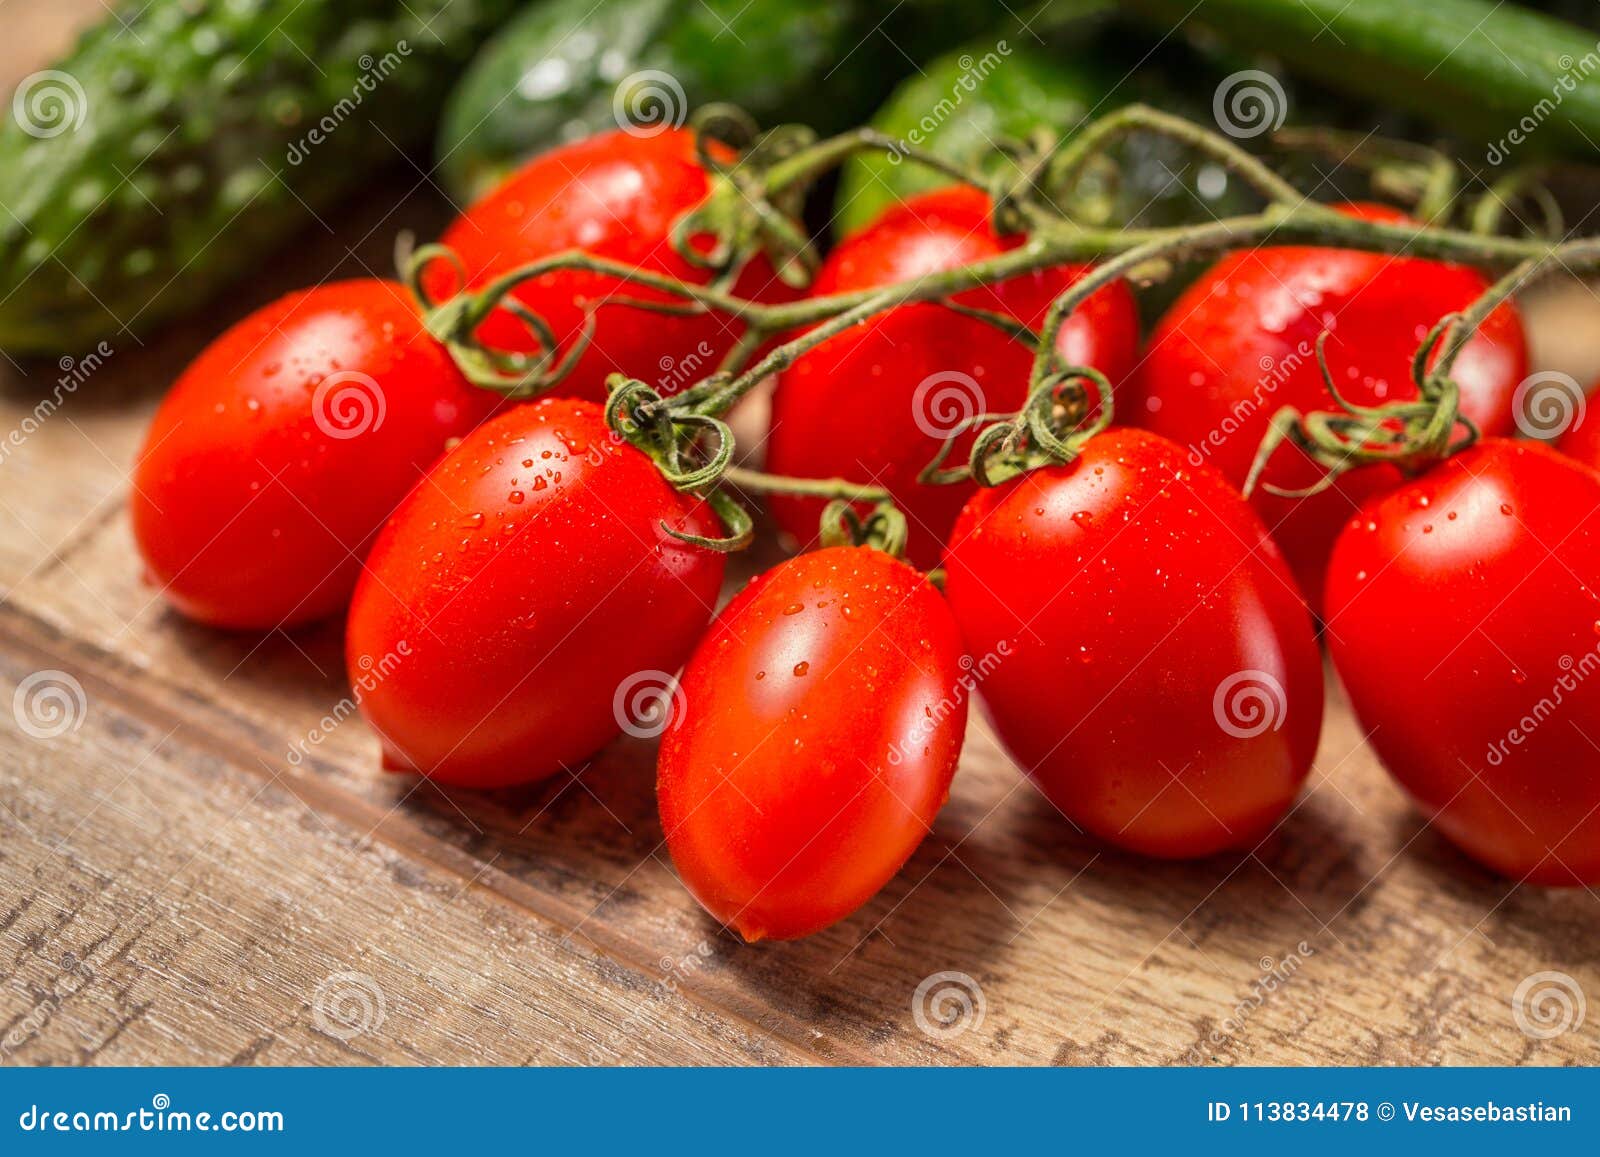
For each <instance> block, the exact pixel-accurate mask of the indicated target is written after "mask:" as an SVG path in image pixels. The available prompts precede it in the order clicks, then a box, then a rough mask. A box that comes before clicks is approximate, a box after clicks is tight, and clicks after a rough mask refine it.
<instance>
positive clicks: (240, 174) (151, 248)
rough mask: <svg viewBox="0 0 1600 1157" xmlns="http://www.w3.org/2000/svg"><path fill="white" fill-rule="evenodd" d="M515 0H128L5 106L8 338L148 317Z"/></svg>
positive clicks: (81, 336) (236, 265)
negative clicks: (114, 14)
mask: <svg viewBox="0 0 1600 1157" xmlns="http://www.w3.org/2000/svg"><path fill="white" fill-rule="evenodd" d="M513 7H514V0H134V2H133V3H130V4H128V5H126V6H125V7H124V8H123V9H122V10H120V11H119V13H118V14H117V15H116V16H115V17H112V18H109V19H107V20H106V21H105V22H104V23H102V24H100V25H99V26H97V27H95V28H92V29H91V30H90V31H88V32H87V33H86V34H85V35H84V36H83V37H82V39H81V40H80V41H79V42H78V44H77V46H76V47H75V48H74V49H73V50H72V52H71V53H70V54H69V55H68V56H67V57H66V58H65V59H63V60H61V61H60V62H59V63H57V64H56V65H54V66H53V68H52V69H50V70H48V71H44V72H39V73H35V74H33V76H31V77H28V78H26V79H25V80H24V81H23V83H22V85H21V86H20V87H19V89H18V91H17V93H16V94H15V97H14V100H13V102H9V103H8V104H7V105H6V106H5V109H6V111H8V112H10V114H11V115H9V116H7V117H6V119H5V121H4V124H3V126H0V205H4V206H6V208H7V210H8V212H5V213H0V349H4V350H8V351H11V352H14V353H23V354H44V353H50V354H55V353H64V352H73V351H76V350H80V349H82V348H84V347H86V346H88V345H91V344H93V343H95V342H97V341H98V340H100V339H103V338H110V337H113V336H114V335H116V334H118V333H122V332H125V331H131V332H135V333H138V332H144V331H146V330H148V329H150V328H152V327H153V326H155V325H156V324H157V323H159V322H160V321H162V320H164V319H166V318H169V317H171V316H173V315H175V314H178V313H181V312H183V311H186V310H189V309H191V308H193V307H195V306H197V305H199V304H201V303H203V302H206V301H208V300H210V299H211V298H212V297H213V296H214V295H215V294H216V293H217V292H218V290H220V289H221V288H222V287H223V286H225V285H226V284H227V283H228V282H229V281H231V280H233V279H234V278H236V277H239V276H241V275H243V274H244V273H246V272H248V271H250V270H252V269H255V268H257V267H258V266H259V265H260V264H261V262H262V261H263V260H264V259H265V258H266V257H267V256H268V255H270V254H271V253H272V252H273V251H274V250H276V249H278V248H279V247H280V246H281V245H282V243H283V242H284V241H285V240H286V239H287V238H288V237H289V236H290V235H291V234H293V233H294V232H295V231H296V230H298V229H299V228H300V227H301V226H303V225H304V224H306V222H308V221H309V220H311V219H312V217H313V215H314V214H315V213H316V212H317V211H320V210H321V209H323V208H325V207H327V206H328V205H330V204H331V203H332V202H333V201H335V200H336V199H338V198H339V197H340V196H342V195H343V194H345V193H347V192H349V191H351V190H352V189H354V188H357V187H359V186H360V185H362V184H363V183H364V182H365V181H366V179H367V178H368V175H369V174H370V173H371V172H372V171H373V170H374V169H375V168H377V167H379V166H381V165H384V164H386V163H388V162H392V161H394V160H397V159H398V158H397V156H396V150H397V148H398V149H405V148H409V147H412V146H414V145H416V144H419V143H422V142H425V141H426V140H427V138H428V135H429V133H430V132H431V130H432V128H433V125H434V122H435V118H436V109H437V105H438V102H439V101H440V100H441V99H442V98H443V95H444V93H445V90H446V89H447V88H448V86H449V84H450V83H451V81H452V80H453V79H454V77H455V75H456V74H457V73H458V72H459V71H460V70H461V68H462V67H463V66H464V64H465V62H466V60H467V59H469V58H470V56H471V54H472V51H473V50H474V48H475V47H476V45H477V43H478V41H479V39H480V38H481V37H482V36H483V35H484V34H485V32H486V31H488V30H489V29H491V28H493V27H495V26H496V25H497V24H498V23H500V22H501V21H502V20H503V19H504V18H505V17H506V16H507V15H508V14H509V13H510V10H511V9H512V8H513Z"/></svg>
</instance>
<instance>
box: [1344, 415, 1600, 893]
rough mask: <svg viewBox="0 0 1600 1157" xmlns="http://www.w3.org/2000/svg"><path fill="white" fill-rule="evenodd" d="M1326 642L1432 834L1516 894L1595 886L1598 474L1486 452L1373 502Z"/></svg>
mask: <svg viewBox="0 0 1600 1157" xmlns="http://www.w3.org/2000/svg"><path fill="white" fill-rule="evenodd" d="M1327 638H1328V649H1329V651H1330V652H1331V654H1332V656H1333V660H1334V664H1335V666H1336V667H1337V669H1338V671H1339V676H1340V678H1341V679H1342V680H1343V681H1344V685H1345V688H1346V689H1347V690H1348V692H1349V694H1350V702H1351V705H1352V706H1353V707H1354V708H1355V712H1356V716H1357V717H1358V718H1359V719H1360V721H1361V725H1362V727H1363V728H1364V729H1365V730H1367V731H1369V732H1371V736H1370V742H1371V743H1372V746H1373V747H1374V748H1375V749H1376V750H1377V753H1378V756H1379V758H1380V759H1382V760H1383V763H1384V765H1385V766H1386V767H1387V768H1388V769H1389V771H1390V773H1391V774H1392V775H1393V776H1394V777H1395V779H1397V780H1399V782H1400V784H1401V786H1403V787H1404V788H1405V789H1406V791H1408V792H1409V793H1410V794H1411V796H1412V798H1413V799H1415V800H1416V802H1417V804H1418V806H1419V807H1420V808H1421V809H1422V810H1423V812H1424V813H1425V814H1426V815H1427V816H1428V817H1430V818H1431V819H1432V820H1433V822H1434V824H1435V825H1436V826H1437V827H1438V830H1439V831H1440V832H1442V833H1443V834H1444V835H1445V836H1447V837H1448V838H1449V839H1450V840H1451V841H1452V842H1453V843H1455V844H1456V845H1457V846H1458V847H1460V848H1461V849H1462V850H1463V851H1465V852H1466V853H1467V854H1468V855H1470V856H1471V857H1473V858H1474V859H1476V860H1478V861H1479V862H1480V863H1483V864H1485V865H1487V866H1488V867H1490V868H1492V869H1494V870H1495V871H1497V872H1500V873H1502V874H1504V875H1506V876H1509V877H1511V878H1512V879H1515V880H1519V881H1530V882H1533V883H1537V884H1552V885H1579V884H1582V885H1586V886H1593V885H1594V884H1597V883H1600V746H1596V744H1597V743H1600V474H1597V473H1596V472H1594V471H1593V470H1591V469H1589V468H1588V467H1586V466H1583V465H1580V464H1579V463H1576V462H1573V461H1572V460H1571V459H1569V458H1566V457H1565V456H1563V455H1561V454H1558V453H1556V452H1555V451H1553V450H1551V449H1549V448H1547V447H1545V446H1541V445H1539V444H1537V443H1531V442H1513V441H1509V440H1506V439H1502V438H1488V439H1485V440H1484V441H1482V442H1480V443H1478V444H1477V445H1475V446H1472V447H1471V448H1469V449H1467V450H1464V451H1462V452H1460V453H1458V454H1456V455H1455V456H1454V457H1452V458H1450V459H1448V460H1447V461H1445V462H1443V463H1442V464H1440V465H1438V466H1436V467H1434V468H1433V469H1432V470H1429V471H1428V472H1426V473H1425V474H1423V475H1421V476H1419V477H1418V478H1416V479H1414V480H1412V481H1410V482H1408V483H1406V484H1405V485H1404V486H1402V487H1400V488H1398V489H1396V490H1392V491H1389V492H1388V493H1386V494H1383V495H1381V496H1379V497H1378V498H1375V499H1373V500H1372V501H1370V502H1368V503H1367V505H1366V506H1364V507H1363V508H1362V510H1361V512H1360V513H1359V514H1357V515H1356V516H1355V517H1354V518H1352V519H1351V520H1350V521H1349V523H1348V524H1347V525H1346V527H1345V528H1344V530H1343V531H1342V532H1341V533H1340V535H1339V538H1338V541H1337V543H1336V544H1335V546H1334V551H1333V558H1332V560H1331V562H1330V563H1329V566H1328V618H1327Z"/></svg>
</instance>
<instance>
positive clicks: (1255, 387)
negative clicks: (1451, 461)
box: [1119, 206, 1527, 610]
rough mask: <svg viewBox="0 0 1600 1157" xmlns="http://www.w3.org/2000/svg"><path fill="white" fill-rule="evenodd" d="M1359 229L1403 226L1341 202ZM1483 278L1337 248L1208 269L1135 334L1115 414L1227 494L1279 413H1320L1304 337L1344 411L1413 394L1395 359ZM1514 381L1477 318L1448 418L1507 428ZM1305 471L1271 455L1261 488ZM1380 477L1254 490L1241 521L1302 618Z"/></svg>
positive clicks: (1322, 404)
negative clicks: (1340, 537)
mask: <svg viewBox="0 0 1600 1157" xmlns="http://www.w3.org/2000/svg"><path fill="white" fill-rule="evenodd" d="M1347 209H1348V211H1349V212H1350V213H1351V214H1352V215H1356V216H1360V217H1364V218H1367V219H1370V220H1384V221H1404V220H1406V218H1405V217H1404V216H1403V215H1402V214H1400V213H1398V212H1396V211H1394V210H1391V209H1384V208H1380V207H1377V206H1348V207H1347ZM1488 287H1489V282H1488V281H1487V279H1485V278H1484V277H1483V275H1482V274H1480V273H1478V272H1477V271H1476V270H1472V269H1467V268H1464V267H1462V266H1457V265H1446V264H1442V263H1440V262H1437V261H1422V260H1417V259H1410V258H1396V257H1390V256H1386V255H1384V254H1378V253H1360V252H1355V251H1352V250H1342V249H1319V248H1301V247H1281V248H1266V249H1257V250H1253V251H1249V252H1243V253H1236V254H1233V255H1231V256H1229V257H1226V258H1224V259H1223V260H1222V261H1221V262H1219V263H1218V264H1217V265H1216V266H1214V267H1213V268H1212V269H1211V270H1210V271H1209V272H1208V273H1206V274H1204V275H1203V276H1202V277H1200V279H1199V280H1197V281H1196V282H1195V283H1194V284H1193V285H1192V286H1190V288H1189V289H1188V290H1186V291H1185V292H1184V294H1183V295H1182V296H1181V297H1179V299H1178V300H1177V302H1175V303H1174V304H1173V306H1172V308H1171V310H1170V311H1168V313H1167V314H1166V316H1165V317H1164V318H1163V319H1162V321H1161V322H1160V323H1159V324H1158V325H1157V327H1156V330H1155V332H1154V333H1153V334H1152V336H1151V340H1150V346H1149V351H1148V354H1147V356H1146V357H1145V360H1144V361H1143V363H1142V364H1141V365H1140V368H1139V372H1138V373H1137V374H1136V375H1135V377H1134V379H1133V381H1132V383H1131V388H1130V389H1129V390H1128V392H1127V394H1126V395H1125V397H1119V417H1120V418H1121V420H1123V421H1125V422H1131V423H1134V424H1137V425H1141V426H1144V427H1145V428H1147V429H1150V430H1154V431H1155V432H1156V433H1158V434H1163V435H1165V436H1166V437H1168V438H1171V439H1172V440H1173V441H1175V442H1178V443H1180V444H1181V445H1183V446H1185V447H1187V448H1188V449H1189V451H1190V453H1191V455H1192V459H1191V460H1192V461H1194V462H1196V463H1199V462H1206V463H1209V464H1210V465H1212V466H1215V467H1216V468H1217V469H1219V470H1221V471H1222V473H1223V474H1224V475H1226V476H1227V478H1228V480H1229V481H1230V482H1233V483H1234V484H1235V485H1243V483H1244V480H1245V477H1246V475H1247V474H1248V473H1249V471H1250V464H1251V461H1252V460H1253V459H1254V457H1255V454H1256V450H1257V448H1258V447H1259V446H1260V444H1261V439H1262V437H1263V435H1265V434H1266V432H1267V427H1268V424H1269V423H1270V422H1271V420H1272V416H1273V414H1274V413H1276V412H1277V411H1278V410H1279V409H1280V408H1282V407H1284V406H1294V407H1295V408H1296V409H1298V410H1300V411H1302V412H1309V411H1312V410H1330V409H1334V408H1335V402H1334V399H1333V398H1332V396H1331V395H1330V394H1329V393H1328V390H1327V386H1326V384H1325V383H1324V382H1323V380H1322V374H1321V372H1320V370H1319V369H1318V367H1317V357H1316V341H1317V335H1318V334H1319V333H1321V332H1322V331H1323V330H1324V329H1328V330H1330V331H1331V336H1330V338H1329V339H1328V344H1327V353H1328V364H1329V367H1330V369H1331V370H1332V373H1333V377H1334V381H1335V382H1337V383H1338V385H1339V390H1340V392H1341V393H1342V394H1344V395H1345V397H1347V398H1348V399H1349V400H1350V401H1352V402H1355V403H1356V404H1358V405H1367V406H1375V405H1382V404H1385V403H1389V402H1395V401H1402V400H1406V399H1411V398H1415V397H1416V396H1417V390H1416V386H1415V385H1414V384H1413V382H1412V380H1411V362H1412V358H1413V356H1414V355H1415V354H1416V351H1417V348H1418V346H1419V345H1420V344H1421V342H1422V340H1423V339H1424V338H1425V337H1426V336H1427V333H1428V331H1429V330H1430V329H1432V328H1433V326H1434V324H1435V323H1437V322H1438V321H1439V320H1440V319H1441V318H1443V317H1444V316H1445V315H1446V314H1448V313H1451V312H1453V311H1456V310H1460V309H1463V308H1465V307H1466V306H1468V305H1470V304H1471V303H1472V302H1473V301H1474V300H1476V299H1477V298H1478V297H1479V296H1480V295H1481V294H1482V293H1483V291H1484V290H1486V289H1487V288H1488ZM1526 373H1527V344H1526V341H1525V339H1524V335H1523V331H1522V324H1521V321H1520V320H1519V318H1518V315H1517V313H1516V310H1515V307H1514V306H1511V305H1506V306H1503V307H1502V308H1500V309H1497V310H1496V311H1495V312H1494V313H1492V314H1491V315H1490V316H1489V318H1488V319H1487V321H1485V323H1484V325H1483V326H1482V328H1481V329H1479V331H1478V333H1477V335H1476V336H1475V337H1474V338H1473V339H1472V340H1471V341H1470V342H1469V343H1468V345H1467V347H1466V349H1465V350H1464V351H1463V352H1462V354H1461V356H1460V359H1459V360H1458V361H1457V362H1456V365H1455V370H1454V374H1453V376H1454V377H1455V379H1456V381H1457V382H1458V383H1459V384H1460V387H1461V413H1462V414H1463V415H1465V416H1466V417H1468V418H1470V419H1471V420H1472V421H1474V422H1476V423H1477V424H1478V427H1479V429H1480V430H1481V431H1482V432H1484V433H1486V434H1502V433H1508V432H1510V430H1511V428H1512V417H1513V415H1512V396H1513V394H1514V393H1515V392H1516V388H1517V384H1518V383H1519V382H1520V381H1521V380H1522V379H1523V377H1524V376H1525V375H1526ZM1323 473H1324V470H1323V468H1322V467H1321V466H1319V465H1317V464H1316V463H1314V462H1312V461H1311V460H1310V459H1309V458H1307V457H1306V456H1305V455H1304V454H1302V453H1301V452H1299V451H1298V450H1297V449H1295V448H1293V447H1289V446H1285V447H1284V448H1283V449H1282V450H1281V451H1280V452H1279V453H1278V454H1277V455H1275V456H1274V458H1273V460H1272V463H1271V465H1270V466H1269V467H1268V469H1267V472H1266V473H1265V475H1264V476H1263V482H1265V483H1269V484H1272V485H1275V486H1278V487H1280V488H1282V489H1302V488H1304V487H1306V486H1308V485H1310V484H1311V483H1313V482H1315V481H1317V480H1318V479H1319V478H1321V477H1322V476H1323ZM1400 481H1401V475H1400V474H1399V473H1398V472H1397V471H1396V470H1394V469H1393V468H1391V467H1388V466H1368V467H1365V468H1362V469H1360V470H1352V471H1350V472H1348V473H1346V474H1344V475H1343V476H1342V477H1341V478H1340V479H1339V480H1338V482H1337V483H1336V484H1335V485H1334V486H1333V487H1332V488H1331V489H1329V490H1327V491H1324V492H1323V493H1321V494H1317V495H1313V496H1311V497H1308V498H1300V499H1296V498H1285V497H1280V496H1278V495H1274V494H1271V493H1269V492H1268V491H1267V490H1266V489H1265V488H1264V487H1263V488H1258V489H1257V490H1256V491H1255V493H1254V495H1253V496H1252V498H1251V503H1252V505H1254V506H1255V508H1256V512H1257V513H1258V514H1260V515H1261V519H1262V521H1263V522H1265V523H1266V524H1267V528H1268V529H1269V530H1271V531H1272V533H1273V537H1274V538H1276V539H1277V541H1278V545H1279V546H1280V547H1282V548H1283V552H1284V555H1285V556H1286V557H1287V558H1288V560H1289V565H1290V567H1291V568H1292V569H1293V571H1294V574H1295V577H1296V578H1297V579H1298V580H1299V582H1300V586H1301V588H1302V589H1303V590H1304V591H1305V593H1306V597H1307V599H1308V601H1309V602H1310V603H1311V606H1312V609H1313V610H1316V609H1318V608H1319V607H1320V606H1321V605H1322V578H1323V573H1324V570H1325V568H1326V566H1327V561H1328V553H1329V551H1331V550H1332V548H1333V540H1334V538H1335V536H1337V534H1338V533H1339V529H1340V527H1342V526H1343V525H1344V522H1345V520H1346V519H1348V518H1349V517H1350V515H1351V514H1352V513H1353V512H1354V511H1355V510H1356V508H1357V507H1359V506H1360V504H1361V503H1362V502H1363V501H1364V500H1365V499H1366V498H1368V497H1370V496H1371V495H1374V494H1378V493H1382V492H1383V491H1385V490H1390V489H1393V488H1394V487H1395V486H1397V485H1399V483H1400Z"/></svg>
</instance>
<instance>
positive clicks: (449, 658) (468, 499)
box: [346, 399, 723, 788]
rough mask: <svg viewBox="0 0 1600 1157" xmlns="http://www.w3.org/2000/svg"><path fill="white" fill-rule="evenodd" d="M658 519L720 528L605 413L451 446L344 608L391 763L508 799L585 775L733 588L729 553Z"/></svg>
mask: <svg viewBox="0 0 1600 1157" xmlns="http://www.w3.org/2000/svg"><path fill="white" fill-rule="evenodd" d="M663 522H665V523H666V525H667V526H670V527H672V528H674V529H676V530H680V531H684V532H687V533H691V534H699V535H714V534H717V533H720V528H719V527H718V526H717V523H716V520H715V519H714V518H713V516H712V515H711V513H710V511H709V510H708V508H707V507H706V506H705V505H704V503H702V502H701V501H699V500H698V499H694V498H692V497H689V496H686V495H683V494H680V493H678V492H677V491H675V490H674V489H673V488H672V487H671V486H670V485H668V484H667V482H666V481H665V480H664V479H663V478H662V477H661V475H660V473H659V472H658V471H657V470H656V467H655V464H654V463H653V462H651V461H650V459H649V458H647V457H646V456H645V455H644V454H642V453H640V452H639V451H638V450H635V449H634V448H633V447H631V446H628V445H625V444H619V443H618V442H617V441H616V440H614V439H613V438H612V436H611V434H610V431H609V430H608V429H607V428H606V425H605V420H604V418H603V416H602V414H601V411H600V408H599V407H598V406H595V405H593V404H592V403H589V402H579V401H574V400H563V399H546V400H544V401H541V402H536V403H534V404H532V405H527V406H520V407H518V408H517V409H515V410H512V411H510V412H508V413H506V414H502V415H501V416H500V417H498V418H496V419H495V420H494V421H492V422H489V423H486V424H485V425H484V426H482V427H481V428H480V429H478V430H477V431H476V432H475V433H474V434H472V436H471V437H469V438H467V439H465V440H464V441H463V442H462V443H461V445H459V446H457V447H456V449H455V450H454V451H452V452H451V453H450V454H449V455H448V456H447V457H446V458H445V459H444V460H443V461H442V462H440V463H439V465H438V466H437V467H435V468H434V469H433V470H432V471H431V472H430V473H429V475H428V478H427V482H426V483H425V484H424V485H421V486H418V487H417V488H416V489H415V490H414V491H412V493H411V495H410V497H409V498H408V499H407V500H406V501H405V502H404V503H403V504H402V505H401V506H400V508H399V509H398V510H397V511H396V512H395V515H394V518H393V519H391V520H390V522H389V524H388V525H387V526H386V527H385V528H384V530H383V533H382V534H381V535H380V536H379V538H378V541H377V542H376V543H375V544H374V545H373V548H372V553H371V555H370V557H369V558H368V560H367V569H366V572H365V573H364V574H363V576H362V579H361V583H360V584H359V585H358V586H357V587H356V593H355V598H354V599H353V600H352V601H351V605H350V621H349V628H348V636H347V640H346V653H347V656H348V659H349V663H350V673H351V677H352V680H353V681H355V682H356V683H357V684H358V686H359V687H360V688H361V693H360V700H361V711H362V714H364V715H365V716H366V717H367V720H368V722H370V723H371V724H372V726H373V729H374V730H375V731H377V733H378V735H379V737H380V739H381V740H382V743H383V751H384V764H385V766H386V767H388V768H390V769H391V770H415V771H419V772H421V773H423V774H425V775H427V776H429V777H430V778H432V779H434V780H437V781H439V782H441V783H446V784H453V785H457V786H461V787H473V788H492V787H501V786H504V785H506V784H512V783H522V782H527V781H530V780H536V779H541V778H543V777H544V776H547V775H551V774H553V773H554V772H557V771H560V770H561V769H562V768H564V767H566V768H572V769H574V770H576V768H577V766H578V765H579V764H580V762H581V761H582V760H584V759H586V758H587V757H588V756H590V755H592V754H594V752H595V751H597V750H598V749H599V748H600V747H602V746H603V745H604V744H605V743H606V742H607V741H608V740H610V739H611V738H612V737H613V736H615V735H616V734H617V732H618V731H619V730H621V729H622V727H623V725H624V724H625V723H626V722H627V721H628V719H629V718H630V716H627V715H625V714H624V708H625V706H627V705H628V704H629V703H631V699H630V697H631V696H632V694H633V692H634V690H635V688H637V687H638V686H640V685H641V684H643V683H653V685H655V686H660V685H663V684H665V683H666V682H667V681H668V680H669V675H668V674H667V672H672V671H675V670H677V669H678V667H679V666H680V665H681V664H682V663H683V660H684V658H685V657H686V656H687V655H688V653H689V650H690V648H692V647H693V646H694V642H695V640H696V639H697V638H699V636H700V633H701V632H702V631H703V630H704V629H705V625H706V623H707V621H708V620H709V619H710V618H711V612H712V609H713V608H714V607H715V605H716V598H717V591H718V589H719V587H720V585H721V582H722V568H723V559H722V556H721V555H720V554H716V553H714V552H712V551H708V550H704V549H701V548H699V547H693V546H690V545H688V544H686V543H684V542H682V541H681V540H679V539H676V538H674V537H672V536H671V535H669V534H668V533H667V532H666V530H665V529H663V527H662V523H663ZM374 669H376V670H377V671H378V672H381V674H382V677H381V678H379V677H377V676H376V675H375V674H373V672H374Z"/></svg>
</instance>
